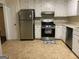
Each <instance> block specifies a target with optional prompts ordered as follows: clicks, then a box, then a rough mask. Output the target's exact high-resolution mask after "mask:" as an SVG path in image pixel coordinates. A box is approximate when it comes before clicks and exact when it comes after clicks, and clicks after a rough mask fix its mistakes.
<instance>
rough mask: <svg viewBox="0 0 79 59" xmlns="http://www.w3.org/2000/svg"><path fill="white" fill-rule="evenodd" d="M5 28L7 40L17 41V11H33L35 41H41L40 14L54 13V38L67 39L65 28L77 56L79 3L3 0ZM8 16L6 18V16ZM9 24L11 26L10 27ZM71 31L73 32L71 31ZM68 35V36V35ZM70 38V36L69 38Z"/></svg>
mask: <svg viewBox="0 0 79 59" xmlns="http://www.w3.org/2000/svg"><path fill="white" fill-rule="evenodd" d="M1 3H3V7H4V12H5V13H4V14H5V24H6V25H5V26H6V36H7V40H19V39H20V35H19V31H18V30H19V21H18V15H17V13H18V11H19V10H20V9H35V39H37V40H39V39H41V20H42V16H41V12H42V11H54V17H53V19H54V23H55V38H56V39H59V40H60V39H62V40H63V41H64V42H65V43H66V42H67V41H66V39H68V38H67V37H66V36H67V35H66V34H68V33H67V32H68V31H67V27H69V28H70V29H71V30H70V32H73V34H71V37H72V36H73V38H72V41H70V42H71V43H72V48H71V49H72V51H73V52H74V53H75V54H76V55H77V56H79V46H78V45H79V39H78V37H79V33H78V31H79V29H78V28H79V16H78V15H79V11H78V8H79V7H78V6H79V1H78V0H53V1H52V0H49V1H48V0H4V1H3V2H1ZM7 15H8V16H7ZM10 24H11V25H10ZM72 30H73V31H72ZM68 35H69V34H68ZM69 37H70V36H69Z"/></svg>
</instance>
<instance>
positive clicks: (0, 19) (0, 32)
mask: <svg viewBox="0 0 79 59" xmlns="http://www.w3.org/2000/svg"><path fill="white" fill-rule="evenodd" d="M0 37H1V43H2V44H3V43H4V42H5V41H6V32H5V22H4V13H3V7H0Z"/></svg>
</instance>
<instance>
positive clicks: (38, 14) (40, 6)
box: [34, 0, 42, 17]
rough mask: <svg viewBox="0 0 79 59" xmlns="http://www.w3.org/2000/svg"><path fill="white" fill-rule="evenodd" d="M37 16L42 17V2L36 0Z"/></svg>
mask: <svg viewBox="0 0 79 59" xmlns="http://www.w3.org/2000/svg"><path fill="white" fill-rule="evenodd" d="M34 8H35V15H36V17H41V10H42V0H35V7H34Z"/></svg>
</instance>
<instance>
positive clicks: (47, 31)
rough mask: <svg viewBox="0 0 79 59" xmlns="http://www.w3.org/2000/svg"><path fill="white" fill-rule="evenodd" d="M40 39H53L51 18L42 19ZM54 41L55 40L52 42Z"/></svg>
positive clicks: (53, 30)
mask: <svg viewBox="0 0 79 59" xmlns="http://www.w3.org/2000/svg"><path fill="white" fill-rule="evenodd" d="M41 29H42V34H41V36H42V40H43V41H46V42H49V41H55V24H54V22H53V20H52V19H44V20H42V28H41ZM54 43H55V42H54Z"/></svg>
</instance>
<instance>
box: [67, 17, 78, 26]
mask: <svg viewBox="0 0 79 59" xmlns="http://www.w3.org/2000/svg"><path fill="white" fill-rule="evenodd" d="M68 22H69V23H72V24H76V25H79V16H73V17H68Z"/></svg>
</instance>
